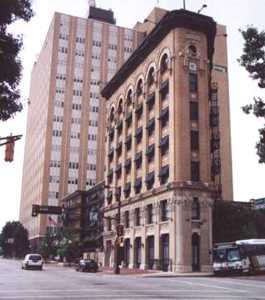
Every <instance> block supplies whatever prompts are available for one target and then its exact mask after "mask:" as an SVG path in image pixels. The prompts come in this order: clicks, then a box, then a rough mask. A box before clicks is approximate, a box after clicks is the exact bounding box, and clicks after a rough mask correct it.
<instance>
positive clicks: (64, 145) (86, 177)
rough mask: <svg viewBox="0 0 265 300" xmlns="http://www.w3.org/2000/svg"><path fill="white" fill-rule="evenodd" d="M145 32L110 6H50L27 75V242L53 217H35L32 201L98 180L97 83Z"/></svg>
mask: <svg viewBox="0 0 265 300" xmlns="http://www.w3.org/2000/svg"><path fill="white" fill-rule="evenodd" d="M142 37H143V33H137V32H136V31H135V30H131V29H127V28H122V27H118V26H116V25H115V19H114V16H113V12H112V11H109V10H103V9H99V8H96V7H94V6H92V7H90V11H89V16H88V18H87V19H85V18H79V17H74V16H69V15H65V14H61V13H55V15H54V18H53V20H52V23H51V26H50V28H49V31H48V34H47V37H46V39H45V42H44V44H43V47H42V49H41V52H40V54H39V57H38V59H37V61H36V62H35V64H34V66H33V70H32V75H31V87H30V96H29V103H30V105H29V109H28V121H27V133H26V145H25V157H24V167H23V179H22V196H21V206H20V221H21V222H22V223H23V224H24V225H25V226H26V228H27V229H28V230H29V235H30V239H31V240H32V241H36V242H38V240H39V239H40V238H41V237H42V236H43V235H44V234H45V232H46V227H47V226H51V227H53V226H55V224H56V222H57V217H56V216H50V218H49V217H48V216H45V215H39V216H38V217H35V218H33V217H32V216H31V210H32V204H40V205H58V203H59V202H58V201H59V199H61V198H62V197H63V196H65V195H67V194H69V193H72V192H73V191H75V190H78V189H79V190H86V189H87V188H89V187H91V186H93V185H94V184H95V183H96V182H98V181H100V180H102V179H103V174H104V146H103V145H104V133H102V130H104V122H103V121H104V112H105V110H104V106H105V103H102V100H101V97H100V89H101V88H102V86H103V85H104V84H105V83H106V82H107V81H108V80H109V79H110V78H111V77H112V76H113V75H114V74H115V72H116V71H117V69H118V68H120V67H121V65H122V64H123V63H124V62H125V61H126V59H127V58H128V57H129V56H130V55H131V53H132V52H133V50H134V49H135V48H136V46H137V45H138V44H139V43H140V41H141V40H142ZM103 104H104V105H103ZM51 218H52V219H51ZM48 220H49V222H48Z"/></svg>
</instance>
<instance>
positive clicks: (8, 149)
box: [5, 138, 15, 162]
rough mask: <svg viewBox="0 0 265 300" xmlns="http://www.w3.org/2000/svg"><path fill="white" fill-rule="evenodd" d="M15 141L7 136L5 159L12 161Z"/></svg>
mask: <svg viewBox="0 0 265 300" xmlns="http://www.w3.org/2000/svg"><path fill="white" fill-rule="evenodd" d="M14 149H15V141H14V140H13V138H8V139H7V143H6V151H5V161H9V162H11V161H13V159H14Z"/></svg>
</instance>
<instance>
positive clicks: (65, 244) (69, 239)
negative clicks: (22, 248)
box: [41, 228, 80, 262]
mask: <svg viewBox="0 0 265 300" xmlns="http://www.w3.org/2000/svg"><path fill="white" fill-rule="evenodd" d="M41 254H42V255H43V257H45V258H49V257H55V256H57V255H59V256H60V257H61V258H63V257H64V258H65V259H66V261H67V262H72V261H74V260H75V259H76V258H78V257H79V256H80V244H79V242H78V241H76V238H75V232H74V231H72V230H71V229H69V228H58V230H57V232H55V233H54V232H53V233H52V232H51V231H50V230H47V232H46V234H45V237H44V239H43V241H42V244H41Z"/></svg>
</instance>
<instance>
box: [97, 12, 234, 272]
mask: <svg viewBox="0 0 265 300" xmlns="http://www.w3.org/2000/svg"><path fill="white" fill-rule="evenodd" d="M161 15H163V16H164V17H162V19H161ZM150 16H158V19H159V20H160V22H158V23H157V22H154V20H152V23H153V25H152V26H153V30H152V29H150V26H149V25H150V24H149V25H148V26H149V27H148V26H147V25H146V24H144V25H143V26H142V27H141V24H137V28H138V29H139V28H148V29H147V32H149V34H148V35H147V37H146V39H145V41H144V42H143V43H142V44H141V46H140V47H139V48H138V49H137V50H136V51H135V52H134V53H133V55H132V56H131V57H130V59H129V60H128V61H127V62H126V63H125V65H123V67H122V69H120V70H119V72H118V73H117V74H116V75H115V76H114V78H113V79H112V80H111V81H110V82H109V83H108V84H107V86H106V87H105V88H104V89H103V91H102V95H103V96H104V97H105V98H106V101H107V137H106V172H105V181H106V183H107V185H108V186H109V189H108V191H107V192H106V201H105V217H106V218H105V226H104V251H105V262H104V264H105V266H113V264H114V249H115V246H114V245H115V242H116V225H117V218H116V215H117V212H118V210H119V206H120V211H121V223H122V224H123V225H124V228H125V229H124V236H123V241H122V248H123V249H122V252H123V264H124V265H125V266H127V267H129V268H133V267H134V268H135V267H136V268H142V269H162V270H165V271H168V270H171V271H174V272H191V271H209V270H211V254H210V253H211V252H210V251H211V249H212V205H213V201H214V200H216V199H224V200H232V199H233V189H232V165H231V146H230V123H229V108H228V105H229V97H228V81H227V61H226V40H225V36H224V34H223V32H222V33H221V34H219V32H218V30H225V27H223V26H217V34H216V23H215V22H214V21H213V20H212V19H211V18H209V17H205V16H201V15H198V14H195V13H191V12H188V11H185V10H179V11H172V12H168V13H165V12H164V11H163V12H162V14H157V13H151V14H150ZM150 23H151V22H150ZM154 23H157V25H155V24H154ZM202 24H203V25H202ZM215 41H216V42H215ZM214 47H221V48H220V49H221V50H220V49H219V50H217V52H214ZM213 54H214V56H213ZM216 55H217V56H218V57H216ZM219 56H222V57H219ZM211 66H213V68H211ZM218 66H219V69H218ZM218 72H219V73H220V74H219V73H218ZM108 217H109V219H108Z"/></svg>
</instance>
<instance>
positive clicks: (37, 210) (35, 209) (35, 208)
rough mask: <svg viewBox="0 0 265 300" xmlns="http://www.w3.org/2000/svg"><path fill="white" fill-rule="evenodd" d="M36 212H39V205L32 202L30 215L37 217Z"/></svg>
mask: <svg viewBox="0 0 265 300" xmlns="http://www.w3.org/2000/svg"><path fill="white" fill-rule="evenodd" d="M38 214H39V205H37V204H32V212H31V215H32V217H37V216H38Z"/></svg>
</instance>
